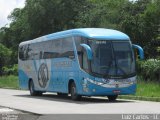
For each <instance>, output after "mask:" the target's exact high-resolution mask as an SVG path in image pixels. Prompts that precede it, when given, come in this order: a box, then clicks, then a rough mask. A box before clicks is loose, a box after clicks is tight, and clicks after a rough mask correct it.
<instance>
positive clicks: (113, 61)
mask: <svg viewBox="0 0 160 120" xmlns="http://www.w3.org/2000/svg"><path fill="white" fill-rule="evenodd" d="M89 45H90V47H91V49H92V51H93V60H92V61H91V69H92V70H91V71H92V72H93V73H95V74H98V75H101V76H103V77H110V78H112V77H120V78H121V77H124V76H126V77H128V76H131V75H135V60H134V55H133V51H132V47H131V43H130V42H129V41H106V40H89Z"/></svg>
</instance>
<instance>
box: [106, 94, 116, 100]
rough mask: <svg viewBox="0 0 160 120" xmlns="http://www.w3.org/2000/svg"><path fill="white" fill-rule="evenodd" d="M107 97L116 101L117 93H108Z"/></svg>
mask: <svg viewBox="0 0 160 120" xmlns="http://www.w3.org/2000/svg"><path fill="white" fill-rule="evenodd" d="M107 97H108V100H109V101H116V99H117V97H118V95H108V96H107Z"/></svg>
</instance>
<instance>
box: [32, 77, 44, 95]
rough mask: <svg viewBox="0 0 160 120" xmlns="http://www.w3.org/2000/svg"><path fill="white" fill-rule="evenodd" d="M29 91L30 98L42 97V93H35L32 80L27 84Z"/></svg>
mask: <svg viewBox="0 0 160 120" xmlns="http://www.w3.org/2000/svg"><path fill="white" fill-rule="evenodd" d="M29 91H30V95H31V96H41V95H42V92H40V91H35V88H34V83H33V81H32V80H30V82H29Z"/></svg>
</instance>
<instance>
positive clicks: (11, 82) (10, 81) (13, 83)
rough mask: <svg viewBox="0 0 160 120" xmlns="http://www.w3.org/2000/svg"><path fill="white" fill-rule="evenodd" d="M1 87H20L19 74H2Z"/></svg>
mask: <svg viewBox="0 0 160 120" xmlns="http://www.w3.org/2000/svg"><path fill="white" fill-rule="evenodd" d="M0 88H11V89H19V84H18V76H14V75H9V76H0Z"/></svg>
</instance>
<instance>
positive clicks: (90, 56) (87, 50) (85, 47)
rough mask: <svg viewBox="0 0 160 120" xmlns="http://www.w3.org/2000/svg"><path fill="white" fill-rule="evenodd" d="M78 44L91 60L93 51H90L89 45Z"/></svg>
mask: <svg viewBox="0 0 160 120" xmlns="http://www.w3.org/2000/svg"><path fill="white" fill-rule="evenodd" d="M80 45H81V46H82V47H83V48H84V49H85V50H86V52H87V57H88V60H92V59H93V53H92V50H91V47H90V46H89V45H87V44H80Z"/></svg>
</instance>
